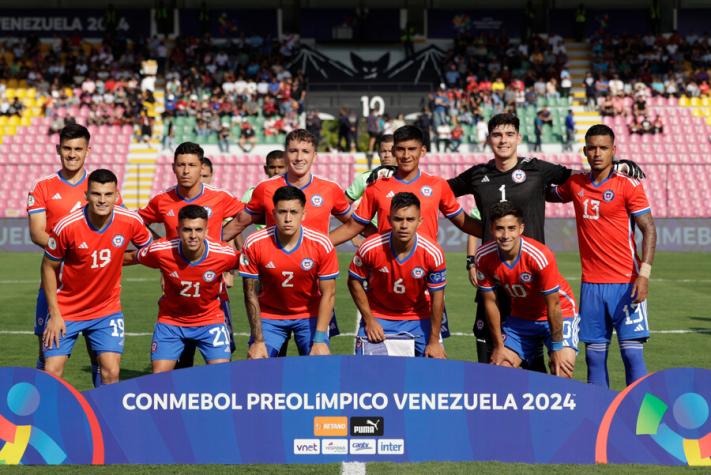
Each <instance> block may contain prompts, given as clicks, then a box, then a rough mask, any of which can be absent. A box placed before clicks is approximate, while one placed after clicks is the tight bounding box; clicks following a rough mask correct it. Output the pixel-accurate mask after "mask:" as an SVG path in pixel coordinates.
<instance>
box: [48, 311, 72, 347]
mask: <svg viewBox="0 0 711 475" xmlns="http://www.w3.org/2000/svg"><path fill="white" fill-rule="evenodd" d="M66 333H67V325H66V324H65V323H64V319H63V318H62V317H61V315H52V316H50V318H49V321H48V322H47V326H46V327H45V329H44V334H43V336H42V340H43V343H44V346H45V348H52V345H56V347H57V348H59V340H60V339H61V338H62V337H64V335H65V334H66Z"/></svg>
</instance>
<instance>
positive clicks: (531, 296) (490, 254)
mask: <svg viewBox="0 0 711 475" xmlns="http://www.w3.org/2000/svg"><path fill="white" fill-rule="evenodd" d="M488 215H489V219H490V220H491V230H490V233H491V234H492V235H493V236H494V240H493V241H491V242H487V243H485V244H483V245H482V246H481V247H480V248H479V250H478V251H477V253H476V266H477V281H478V285H479V289H480V291H481V292H482V294H481V295H482V304H483V305H482V306H483V307H484V309H485V312H486V317H487V321H488V323H489V331H490V332H491V334H492V336H493V343H494V345H493V350H492V354H491V363H493V364H495V365H502V366H512V367H515V368H517V367H519V366H521V363H522V362H523V361H528V362H529V363H530V362H532V361H533V360H534V359H537V358H539V357H540V351H541V343H544V344H545V346H546V347H547V348H548V350H549V355H550V370H551V373H552V374H554V375H557V376H563V377H566V378H572V377H573V370H574V368H575V356H576V353H577V333H578V329H577V327H578V320H577V315H576V311H575V300H574V299H573V291H572V290H571V289H570V285H569V284H568V282H566V281H565V279H563V277H562V276H561V275H560V272H559V271H558V266H557V264H556V261H555V256H554V255H553V252H551V250H550V249H548V247H546V246H545V244H541V243H540V242H538V241H536V240H535V239H532V238H529V237H526V238H524V237H523V231H524V227H525V226H524V217H523V216H524V215H523V212H522V211H521V210H520V209H518V208H517V207H516V206H514V205H513V204H512V203H510V202H508V201H503V202H501V203H497V204H495V205H494V206H492V207H491V209H490V210H488ZM497 286H498V287H501V288H502V289H504V290H505V291H506V293H507V294H508V295H509V297H510V298H511V310H510V314H509V315H508V318H507V319H506V320H505V321H504V322H503V325H502V323H501V309H500V307H499V306H498V305H497V297H496V293H495V292H494V290H495V288H496V287H497Z"/></svg>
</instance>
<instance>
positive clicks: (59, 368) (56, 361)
mask: <svg viewBox="0 0 711 475" xmlns="http://www.w3.org/2000/svg"><path fill="white" fill-rule="evenodd" d="M65 360H66V358H57V357H54V358H47V359H45V361H44V370H45V371H46V372H48V373H49V374H51V375H53V376H57V377H58V378H61V377H62V375H63V374H64V362H65Z"/></svg>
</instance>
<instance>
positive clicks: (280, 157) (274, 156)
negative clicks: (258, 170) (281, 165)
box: [264, 150, 284, 165]
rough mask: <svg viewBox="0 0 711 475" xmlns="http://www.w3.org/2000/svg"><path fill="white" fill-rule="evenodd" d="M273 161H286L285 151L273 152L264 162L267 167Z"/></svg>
mask: <svg viewBox="0 0 711 475" xmlns="http://www.w3.org/2000/svg"><path fill="white" fill-rule="evenodd" d="M272 160H284V151H283V150H272V151H271V152H269V153H268V154H267V158H266V159H265V160H264V163H265V165H269V162H271V161H272Z"/></svg>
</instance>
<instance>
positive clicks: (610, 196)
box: [602, 190, 615, 203]
mask: <svg viewBox="0 0 711 475" xmlns="http://www.w3.org/2000/svg"><path fill="white" fill-rule="evenodd" d="M602 199H603V201H607V202H608V203H609V202H610V201H612V200H614V199H615V192H614V191H612V190H605V192H604V193H603V194H602Z"/></svg>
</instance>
